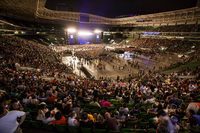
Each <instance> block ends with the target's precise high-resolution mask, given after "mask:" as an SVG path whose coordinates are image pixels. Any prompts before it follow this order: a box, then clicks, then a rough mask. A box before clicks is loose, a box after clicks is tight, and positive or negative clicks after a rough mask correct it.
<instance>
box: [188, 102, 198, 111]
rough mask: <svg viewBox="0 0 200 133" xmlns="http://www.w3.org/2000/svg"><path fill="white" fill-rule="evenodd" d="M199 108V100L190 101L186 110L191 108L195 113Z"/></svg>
mask: <svg viewBox="0 0 200 133" xmlns="http://www.w3.org/2000/svg"><path fill="white" fill-rule="evenodd" d="M199 109H200V102H191V103H190V104H189V105H188V107H187V109H186V112H187V113H189V110H193V111H194V112H195V113H197V112H198V111H199Z"/></svg>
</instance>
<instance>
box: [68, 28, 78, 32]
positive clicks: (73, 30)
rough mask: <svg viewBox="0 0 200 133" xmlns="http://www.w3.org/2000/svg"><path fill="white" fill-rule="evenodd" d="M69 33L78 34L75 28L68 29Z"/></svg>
mask: <svg viewBox="0 0 200 133" xmlns="http://www.w3.org/2000/svg"><path fill="white" fill-rule="evenodd" d="M67 32H68V33H75V32H76V29H75V28H68V29H67Z"/></svg>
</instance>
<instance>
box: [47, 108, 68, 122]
mask: <svg viewBox="0 0 200 133" xmlns="http://www.w3.org/2000/svg"><path fill="white" fill-rule="evenodd" d="M50 124H53V125H67V119H66V118H65V116H63V115H62V114H61V112H60V111H58V112H57V113H56V114H55V120H54V121H51V122H50Z"/></svg>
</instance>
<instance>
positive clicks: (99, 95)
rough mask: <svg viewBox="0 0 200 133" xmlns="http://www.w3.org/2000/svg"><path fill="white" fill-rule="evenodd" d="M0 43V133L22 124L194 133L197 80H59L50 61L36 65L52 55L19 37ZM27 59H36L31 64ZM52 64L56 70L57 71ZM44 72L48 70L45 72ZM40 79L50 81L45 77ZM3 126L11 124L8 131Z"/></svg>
mask: <svg viewBox="0 0 200 133" xmlns="http://www.w3.org/2000/svg"><path fill="white" fill-rule="evenodd" d="M1 42H2V45H1V46H0V47H1V48H2V50H3V51H1V56H2V57H1V66H0V86H1V89H2V90H4V91H1V92H0V100H1V101H0V102H1V106H0V131H1V132H2V133H13V132H18V133H19V132H21V128H20V127H22V129H23V124H22V123H23V122H24V124H26V122H27V121H37V122H38V121H39V122H41V123H43V124H46V125H66V126H68V127H77V128H78V129H79V128H90V129H92V131H93V132H95V129H106V130H108V131H116V132H120V131H123V129H124V128H131V129H134V128H142V129H144V130H143V131H144V132H148V129H149V128H154V129H156V130H157V132H158V133H164V132H166V133H176V132H179V130H182V129H187V130H188V131H189V130H192V132H195V131H196V132H198V131H199V126H200V114H199V108H200V106H199V105H200V101H199V97H200V96H199V91H200V89H199V79H197V78H193V79H190V78H179V75H180V73H175V72H174V73H171V74H169V75H165V74H161V73H156V72H150V73H148V74H146V75H141V76H139V77H135V78H134V77H130V78H129V79H128V80H124V79H120V78H119V79H118V80H116V81H113V80H105V79H102V80H88V79H81V78H79V77H76V76H64V77H62V78H60V76H55V75H56V74H57V75H59V74H61V73H63V68H62V67H58V68H57V67H56V66H57V64H54V63H53V62H49V63H46V62H43V63H42V62H40V61H41V58H39V57H42V58H43V59H45V58H47V57H48V56H50V57H51V56H52V54H53V52H51V50H48V51H46V50H45V48H44V49H43V48H42V46H41V47H38V46H37V44H34V43H33V42H28V43H27V42H25V41H22V40H21V39H20V38H18V37H9V38H8V37H6V38H5V39H2V37H1ZM20 44H21V45H20ZM25 44H26V45H25ZM11 45H15V47H16V48H14V46H13V47H11ZM32 46H33V47H32ZM34 47H35V49H34V50H33V49H32V48H34ZM17 48H18V49H17ZM8 49H10V50H8ZM31 49H32V50H31ZM33 51H34V52H33ZM48 52H50V53H48ZM29 53H30V54H29ZM37 53H39V54H37ZM42 53H43V54H42ZM18 54H20V57H18V56H17V55H18ZM9 55H15V57H13V58H11V57H9ZM21 56H22V57H23V58H22V57H21ZM5 57H6V58H5ZM7 57H9V58H7ZM11 59H12V60H11ZM22 59H23V60H22ZM24 59H25V60H24ZM32 59H35V60H36V61H35V62H30V60H32ZM42 61H44V60H42ZM45 61H46V60H45ZM54 61H55V60H54ZM10 62H11V64H10ZM39 62H40V63H39ZM16 63H19V64H20V65H21V66H28V67H32V66H38V67H37V68H39V69H44V70H43V71H32V70H24V69H23V70H22V69H18V68H19V67H21V66H19V65H17V64H16ZM50 63H52V64H50ZM55 63H56V61H55ZM10 65H11V66H10ZM51 66H52V68H54V67H56V68H57V69H58V71H56V72H57V73H55V70H52V69H51ZM48 69H49V70H51V71H46V72H44V71H45V70H48ZM52 71H53V72H52ZM65 72H68V71H65ZM49 73H51V74H49ZM183 73H192V72H191V71H188V72H183ZM43 75H46V76H47V75H52V76H53V77H54V78H53V79H44V78H43ZM25 116H26V117H27V118H26V120H25V121H24V119H25ZM19 117H20V118H19ZM10 118H12V119H10ZM151 120H154V122H151ZM133 122H135V123H133ZM7 123H11V124H10V125H9V128H7V126H8V124H7Z"/></svg>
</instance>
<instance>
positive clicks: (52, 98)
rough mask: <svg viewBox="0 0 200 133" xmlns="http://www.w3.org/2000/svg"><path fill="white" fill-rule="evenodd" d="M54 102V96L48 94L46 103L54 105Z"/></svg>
mask: <svg viewBox="0 0 200 133" xmlns="http://www.w3.org/2000/svg"><path fill="white" fill-rule="evenodd" d="M55 100H56V96H54V95H53V94H49V97H48V98H47V102H48V103H50V104H54V102H55Z"/></svg>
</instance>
